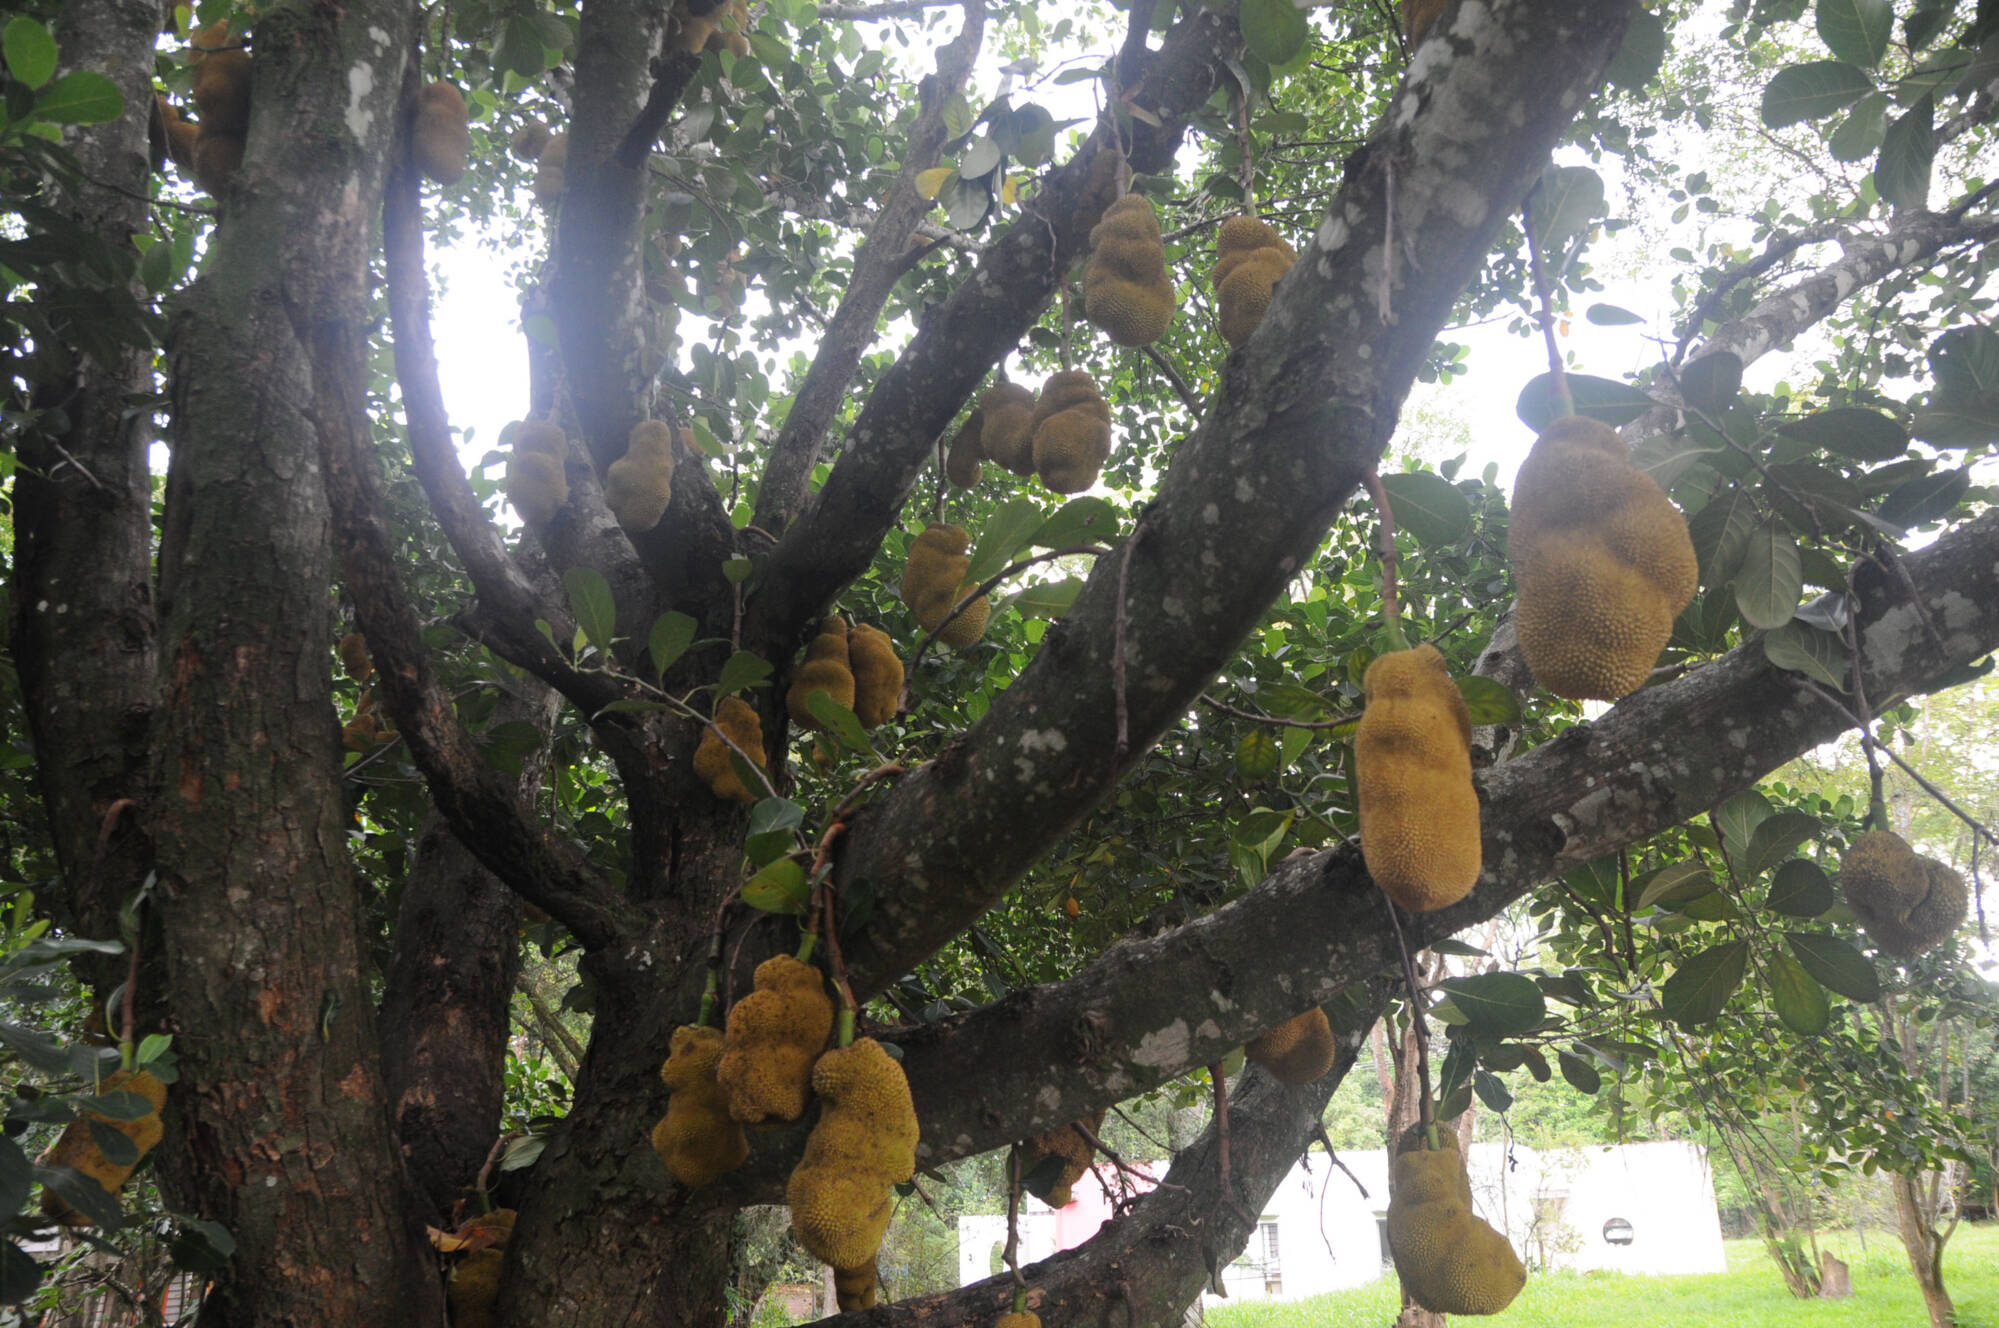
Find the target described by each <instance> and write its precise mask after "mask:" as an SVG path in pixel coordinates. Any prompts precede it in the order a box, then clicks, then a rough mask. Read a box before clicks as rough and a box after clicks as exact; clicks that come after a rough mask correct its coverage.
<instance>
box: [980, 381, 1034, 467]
mask: <svg viewBox="0 0 1999 1328" xmlns="http://www.w3.org/2000/svg"><path fill="white" fill-rule="evenodd" d="M979 418H980V425H979V450H980V451H982V452H984V453H985V455H986V458H987V460H989V461H995V462H997V463H999V464H1000V465H1002V466H1005V467H1006V468H1007V469H1008V470H1010V471H1012V472H1013V473H1014V474H1016V475H1032V474H1033V473H1034V393H1033V392H1031V391H1029V390H1028V389H1027V388H1026V387H1024V386H1022V385H1021V384H1019V383H994V384H993V385H992V386H991V387H989V388H987V389H986V390H985V394H984V395H982V396H981V397H980V398H979Z"/></svg>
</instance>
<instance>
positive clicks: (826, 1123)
mask: <svg viewBox="0 0 1999 1328" xmlns="http://www.w3.org/2000/svg"><path fill="white" fill-rule="evenodd" d="M812 1089H813V1091H814V1092H816V1093H817V1094H819V1097H820V1100H821V1102H822V1103H823V1106H822V1108H821V1110H820V1113H819V1123H818V1124H817V1125H814V1126H813V1127H812V1133H811V1134H810V1135H808V1136H807V1137H806V1140H805V1155H804V1157H803V1158H801V1159H800V1160H799V1163H798V1168H797V1169H796V1170H795V1171H793V1172H792V1173H791V1183H790V1184H789V1185H788V1186H787V1187H786V1190H785V1198H786V1200H787V1201H788V1202H789V1203H790V1204H791V1232H792V1234H793V1235H794V1236H796V1237H798V1241H799V1243H800V1244H801V1245H803V1246H805V1248H806V1249H808V1250H811V1251H812V1252H813V1253H814V1254H816V1255H818V1256H819V1257H820V1258H821V1259H824V1260H825V1261H826V1262H827V1263H830V1264H832V1265H833V1266H834V1267H835V1268H859V1267H860V1266H861V1265H863V1264H865V1263H867V1262H868V1261H869V1260H870V1259H873V1258H874V1257H875V1254H876V1252H877V1251H878V1250H879V1249H880V1248H881V1241H882V1234H883V1233H884V1232H886V1231H887V1230H888V1219H889V1209H890V1206H891V1204H892V1203H893V1202H894V1199H895V1187H896V1186H897V1185H900V1184H902V1183H903V1182H904V1181H906V1180H908V1179H909V1178H910V1177H911V1176H914V1175H915V1174H916V1137H917V1126H916V1104H915V1103H914V1102H912V1101H911V1100H910V1096H909V1081H908V1080H907V1079H905V1078H904V1077H903V1074H902V1067H901V1066H900V1065H897V1064H896V1063H895V1061H893V1060H892V1059H890V1058H889V1054H888V1053H887V1052H886V1051H883V1050H882V1047H881V1044H880V1043H879V1042H876V1041H875V1040H874V1039H873V1038H858V1039H856V1040H855V1042H854V1044H853V1045H852V1046H849V1047H840V1048H838V1049H836V1050H834V1051H829V1052H827V1053H826V1054H825V1055H824V1056H821V1057H820V1058H819V1062H818V1064H816V1065H815V1066H813V1068H812Z"/></svg>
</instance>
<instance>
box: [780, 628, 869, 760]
mask: <svg viewBox="0 0 1999 1328" xmlns="http://www.w3.org/2000/svg"><path fill="white" fill-rule="evenodd" d="M817 691H823V692H825V693H826V695H827V696H829V697H830V698H832V701H833V704H835V705H840V706H845V707H846V708H847V709H849V710H852V709H853V708H854V671H853V669H852V668H851V667H849V665H848V662H847V620H846V619H845V618H842V617H841V616H840V615H839V614H837V613H835V614H829V615H828V616H827V618H826V621H824V622H822V623H820V624H819V635H817V636H815V637H813V638H812V644H811V645H809V646H807V647H805V659H804V661H803V662H802V663H800V664H799V666H798V671H797V672H796V673H794V674H792V675H791V690H790V691H788V692H786V693H785V694H784V707H785V709H786V710H789V711H790V712H791V722H792V723H794V724H796V725H798V726H799V727H800V728H802V729H816V730H818V731H820V732H824V731H825V729H826V726H825V725H824V724H821V723H820V722H819V720H818V718H817V717H816V716H815V715H814V714H813V713H812V710H811V708H810V707H809V706H808V705H807V704H806V702H807V701H809V700H810V699H811V697H812V693H814V692H817Z"/></svg>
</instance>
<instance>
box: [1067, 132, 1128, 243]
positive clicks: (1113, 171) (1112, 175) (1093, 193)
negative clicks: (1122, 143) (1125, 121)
mask: <svg viewBox="0 0 1999 1328" xmlns="http://www.w3.org/2000/svg"><path fill="white" fill-rule="evenodd" d="M1125 179H1126V172H1125V159H1124V153H1123V152H1122V151H1120V150H1119V148H1118V145H1117V143H1116V142H1115V141H1114V140H1106V141H1105V142H1104V143H1103V144H1102V145H1101V146H1100V147H1098V149H1097V155H1096V156H1094V157H1092V158H1090V167H1089V170H1088V171H1086V172H1085V173H1084V175H1083V187H1082V189H1081V190H1079V191H1078V192H1077V195H1076V212H1075V217H1074V221H1075V224H1076V228H1077V229H1078V230H1088V229H1090V228H1091V227H1094V226H1095V225H1096V224H1097V222H1098V221H1099V220H1100V219H1102V217H1103V215H1104V209H1106V208H1108V207H1109V206H1110V205H1111V204H1113V203H1115V202H1117V200H1118V196H1119V195H1120V194H1122V193H1123V192H1124V184H1125Z"/></svg>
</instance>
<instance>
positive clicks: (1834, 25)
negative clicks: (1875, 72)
mask: <svg viewBox="0 0 1999 1328" xmlns="http://www.w3.org/2000/svg"><path fill="white" fill-rule="evenodd" d="M1815 8H1816V10H1817V11H1818V13H1817V17H1818V29H1819V40H1820V41H1822V42H1824V43H1825V44H1826V49H1827V50H1829V51H1831V52H1832V53H1833V54H1834V55H1836V56H1838V57H1839V58H1840V59H1842V60H1846V61H1850V62H1851V63H1853V64H1856V65H1861V66H1863V67H1864V68H1867V69H1872V68H1874V66H1876V65H1878V64H1880V63H1881V57H1882V55H1883V54H1885V53H1886V52H1887V50H1888V38H1889V37H1891V36H1892V35H1894V31H1895V11H1894V9H1893V8H1892V7H1891V6H1890V5H1889V3H1888V0H1818V3H1817V5H1816V6H1815Z"/></svg>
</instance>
